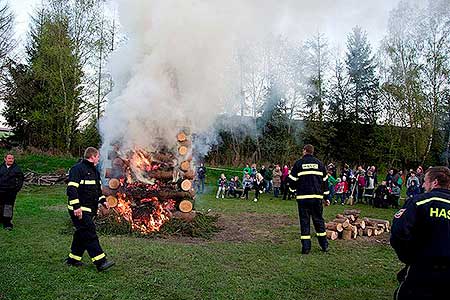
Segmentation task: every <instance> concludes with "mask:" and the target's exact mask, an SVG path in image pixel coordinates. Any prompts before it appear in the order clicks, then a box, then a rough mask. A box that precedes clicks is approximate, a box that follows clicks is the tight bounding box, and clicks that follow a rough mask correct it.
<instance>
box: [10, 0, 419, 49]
mask: <svg viewBox="0 0 450 300" xmlns="http://www.w3.org/2000/svg"><path fill="white" fill-rule="evenodd" d="M42 1H43V0H9V3H10V5H11V8H12V9H13V10H14V13H15V15H16V34H17V36H18V38H19V39H20V40H21V41H24V40H25V39H26V33H27V31H28V25H29V20H30V14H32V13H33V11H34V9H36V8H37V7H39V5H40V4H41V2H42ZM130 1H133V0H130ZM180 1H183V0H180ZM321 1H322V0H318V2H316V3H320V2H321ZM336 1H339V2H338V3H339V5H334V6H328V5H322V6H321V5H320V4H317V5H314V6H311V7H308V8H307V9H312V10H321V15H322V18H321V19H317V18H315V19H314V20H311V22H312V23H313V22H314V23H315V22H317V24H316V25H315V26H317V31H320V32H324V33H325V34H326V36H327V38H328V39H329V40H331V41H332V43H333V44H334V46H339V47H340V48H345V41H346V35H347V34H348V33H349V32H350V31H351V29H352V28H353V27H354V26H355V25H360V26H361V27H362V28H363V29H364V30H366V31H367V33H368V37H369V39H370V41H371V42H372V44H373V45H372V46H373V47H374V48H376V47H377V46H378V43H379V41H380V40H381V38H382V37H383V35H384V33H385V32H386V26H387V19H388V16H389V11H390V10H391V9H392V8H394V7H395V6H396V5H397V4H398V2H399V1H400V0H376V1H374V0H336ZM411 1H414V0H411ZM312 2H315V1H312ZM326 2H327V1H322V3H326ZM224 5H226V1H224ZM282 7H283V0H280V9H282ZM311 15H316V13H313V14H311ZM308 21H309V20H308ZM295 22H296V20H292V19H287V20H285V22H284V23H283V31H284V32H285V33H286V34H287V35H289V34H291V33H292V34H293V35H295V32H294V31H295V29H294V31H292V30H291V29H290V28H292V29H293V28H295Z"/></svg>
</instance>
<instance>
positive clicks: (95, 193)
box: [66, 147, 114, 271]
mask: <svg viewBox="0 0 450 300" xmlns="http://www.w3.org/2000/svg"><path fill="white" fill-rule="evenodd" d="M99 158H100V155H99V151H98V150H97V149H95V148H93V147H88V148H87V149H86V151H85V152H84V159H83V160H82V161H80V162H79V163H77V164H76V165H75V166H73V167H72V168H71V169H70V172H69V183H68V186H67V196H68V206H67V208H68V210H69V214H70V218H71V219H72V223H73V225H74V227H75V233H74V235H73V241H72V247H71V252H70V253H69V257H68V258H67V259H66V263H67V264H68V265H70V266H75V267H79V266H82V265H83V263H82V262H81V258H82V256H83V253H84V251H85V250H86V251H87V252H88V254H89V256H90V257H91V259H92V262H93V263H94V264H95V265H96V267H97V270H98V271H104V270H106V269H109V268H110V267H112V266H113V265H114V263H113V262H112V261H108V260H107V259H106V255H105V253H104V252H103V250H102V248H101V247H100V243H99V240H98V236H97V233H96V228H95V224H94V220H93V219H94V217H95V216H96V215H97V208H98V205H99V204H102V205H104V206H105V207H106V208H109V206H108V202H106V199H105V196H103V195H102V190H101V181H100V173H99V172H98V170H97V168H96V166H97V164H98V161H99Z"/></svg>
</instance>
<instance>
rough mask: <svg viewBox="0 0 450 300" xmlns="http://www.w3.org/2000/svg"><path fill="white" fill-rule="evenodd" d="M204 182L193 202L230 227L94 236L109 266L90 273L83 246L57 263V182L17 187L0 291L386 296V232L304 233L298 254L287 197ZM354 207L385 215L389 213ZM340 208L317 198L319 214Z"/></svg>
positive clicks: (61, 203) (389, 269)
mask: <svg viewBox="0 0 450 300" xmlns="http://www.w3.org/2000/svg"><path fill="white" fill-rule="evenodd" d="M213 192H214V191H211V192H210V193H209V194H206V195H201V197H199V199H198V200H197V201H196V204H195V208H196V209H197V210H198V211H205V212H207V211H210V213H219V214H220V215H221V218H220V219H219V221H220V220H221V219H222V220H227V222H228V223H227V222H225V223H223V224H228V225H230V226H232V225H236V226H235V227H234V228H233V229H230V230H229V232H230V234H228V231H227V230H228V229H227V228H226V229H225V230H224V231H222V232H221V233H219V234H218V236H220V238H216V237H215V238H213V239H211V240H201V239H186V238H167V239H163V238H150V239H145V238H134V237H131V236H100V242H101V244H102V246H103V248H104V250H105V252H106V253H107V254H108V255H109V256H110V258H111V259H112V260H114V261H115V262H116V266H114V267H113V268H112V269H111V270H109V271H107V272H105V273H97V271H96V270H95V268H94V267H93V265H92V264H91V263H90V262H89V258H88V256H87V254H85V255H84V257H83V261H84V262H85V263H86V266H84V267H82V268H71V267H68V266H65V265H64V264H63V260H64V258H65V257H66V255H67V254H68V251H69V247H70V242H71V239H72V237H71V236H70V235H68V234H65V233H64V231H65V229H66V224H67V220H68V215H67V212H66V210H65V209H64V207H65V203H66V197H65V187H63V186H59V187H26V188H25V189H24V190H23V191H21V193H20V194H19V197H18V200H17V203H16V209H15V218H14V223H15V228H14V230H13V231H11V232H8V231H4V230H2V229H0V269H1V272H0V299H1V300H5V299H8V300H21V299H39V300H43V299H52V300H55V299H68V300H69V299H70V300H74V299H121V300H125V299H321V300H323V299H330V300H331V299H345V300H352V299H392V294H393V291H394V289H395V287H396V286H397V283H396V276H395V274H396V272H397V271H398V270H399V269H400V268H401V264H400V263H399V261H398V259H397V257H396V255H395V253H394V251H393V250H392V249H391V248H390V246H389V245H387V244H386V242H385V241H386V240H387V239H388V235H386V236H384V238H383V239H378V240H376V241H375V240H370V241H367V240H352V241H342V240H337V241H331V242H330V249H331V251H330V252H329V253H326V254H324V253H321V252H320V251H319V247H318V244H317V241H316V240H313V251H312V252H311V254H310V255H301V254H300V239H299V234H298V221H297V208H296V203H295V202H294V201H281V200H279V199H270V198H271V197H270V196H269V195H263V196H262V199H261V200H260V201H259V202H258V203H254V202H250V201H248V202H246V201H243V200H238V199H220V200H217V199H215V198H214V196H213V195H212V193H213ZM357 208H359V209H361V210H362V214H363V215H364V216H370V217H377V218H384V219H388V220H391V219H392V215H393V213H394V210H392V209H387V210H383V209H373V208H368V207H367V206H364V205H361V206H357ZM342 211H343V207H342V206H338V205H335V206H330V207H327V208H325V218H326V219H327V220H329V219H331V218H332V217H333V216H334V215H335V214H336V213H341V212H342ZM221 224H222V223H221ZM230 228H231V227H230ZM231 232H233V235H236V237H237V238H236V239H233V238H232V236H230V235H231ZM242 232H244V233H247V235H245V234H242V236H239V234H241V233H242Z"/></svg>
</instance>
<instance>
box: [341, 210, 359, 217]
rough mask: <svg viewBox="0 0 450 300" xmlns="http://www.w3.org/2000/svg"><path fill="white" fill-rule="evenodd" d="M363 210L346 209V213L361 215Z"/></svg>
mask: <svg viewBox="0 0 450 300" xmlns="http://www.w3.org/2000/svg"><path fill="white" fill-rule="evenodd" d="M360 214H361V211H360V210H359V209H344V215H354V216H355V217H359V215H360Z"/></svg>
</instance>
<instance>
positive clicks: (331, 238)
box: [327, 230, 338, 241]
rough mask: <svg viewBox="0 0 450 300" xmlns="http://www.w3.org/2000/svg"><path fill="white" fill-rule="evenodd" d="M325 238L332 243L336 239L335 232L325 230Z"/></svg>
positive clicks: (336, 234)
mask: <svg viewBox="0 0 450 300" xmlns="http://www.w3.org/2000/svg"><path fill="white" fill-rule="evenodd" d="M327 238H328V239H329V240H332V241H334V240H336V239H337V238H338V233H337V232H336V231H332V230H327Z"/></svg>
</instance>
